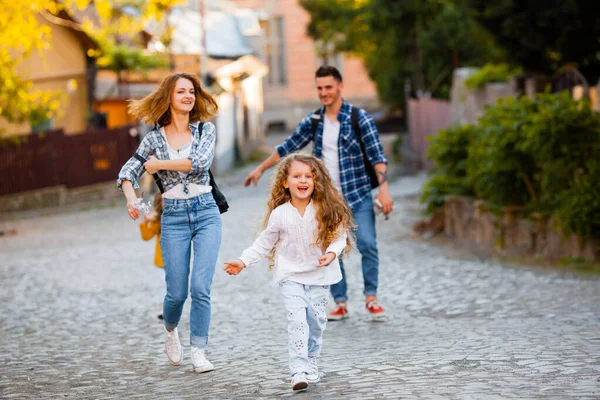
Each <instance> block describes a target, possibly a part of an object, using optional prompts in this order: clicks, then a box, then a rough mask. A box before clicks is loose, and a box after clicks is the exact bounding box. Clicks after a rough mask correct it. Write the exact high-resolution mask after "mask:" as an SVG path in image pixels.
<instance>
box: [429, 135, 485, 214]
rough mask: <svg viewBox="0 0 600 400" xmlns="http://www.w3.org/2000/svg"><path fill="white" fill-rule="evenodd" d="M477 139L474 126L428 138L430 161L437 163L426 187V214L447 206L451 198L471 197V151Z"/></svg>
mask: <svg viewBox="0 0 600 400" xmlns="http://www.w3.org/2000/svg"><path fill="white" fill-rule="evenodd" d="M474 136H475V127H474V126H473V125H459V126H455V127H451V128H447V129H443V130H441V131H440V132H439V133H438V135H437V136H435V137H431V136H430V137H429V140H430V144H429V148H428V149H427V158H428V159H429V160H431V161H433V162H434V163H435V166H434V167H433V168H432V169H431V171H430V174H431V175H432V178H431V179H430V181H429V182H428V183H427V184H426V185H425V188H424V190H423V194H422V196H421V201H422V202H423V203H426V204H427V206H426V212H427V213H429V214H430V213H432V212H433V211H434V210H435V209H436V208H438V207H440V206H442V205H443V204H444V197H445V196H446V195H448V194H460V195H471V194H472V193H473V191H472V189H471V185H470V183H469V178H468V176H467V171H466V162H467V157H468V148H469V146H470V144H471V141H472V140H473V137H474Z"/></svg>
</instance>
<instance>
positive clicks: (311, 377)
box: [306, 357, 320, 383]
mask: <svg viewBox="0 0 600 400" xmlns="http://www.w3.org/2000/svg"><path fill="white" fill-rule="evenodd" d="M319 379H320V377H319V367H318V366H317V357H308V374H306V380H307V381H308V383H317V382H319Z"/></svg>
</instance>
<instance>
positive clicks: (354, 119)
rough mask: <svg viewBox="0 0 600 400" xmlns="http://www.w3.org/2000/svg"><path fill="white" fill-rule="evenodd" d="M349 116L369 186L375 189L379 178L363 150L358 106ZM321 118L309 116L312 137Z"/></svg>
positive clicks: (318, 113) (317, 111)
mask: <svg viewBox="0 0 600 400" xmlns="http://www.w3.org/2000/svg"><path fill="white" fill-rule="evenodd" d="M320 111H321V109H318V110H315V111H314V113H313V116H314V115H319V116H320V115H321V114H320ZM351 118H352V130H354V133H355V134H356V137H357V138H358V144H360V150H361V153H362V157H363V163H364V164H365V169H366V170H367V175H369V181H370V182H371V188H373V189H375V188H377V187H379V179H377V172H376V171H375V168H373V164H371V161H369V157H367V151H366V150H365V145H364V143H363V140H362V131H361V129H360V124H359V123H358V108H356V107H352V113H351ZM321 119H322V118H319V119H317V118H311V121H310V123H311V124H310V129H311V131H312V134H313V138H314V136H315V134H316V133H317V128H318V126H319V121H320V120H321Z"/></svg>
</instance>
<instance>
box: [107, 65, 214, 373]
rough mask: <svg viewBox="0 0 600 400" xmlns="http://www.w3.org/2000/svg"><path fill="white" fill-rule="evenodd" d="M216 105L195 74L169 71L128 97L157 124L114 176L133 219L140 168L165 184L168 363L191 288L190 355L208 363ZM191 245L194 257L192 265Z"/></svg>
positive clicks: (177, 349) (198, 364) (175, 355)
mask: <svg viewBox="0 0 600 400" xmlns="http://www.w3.org/2000/svg"><path fill="white" fill-rule="evenodd" d="M217 108H218V107H217V103H216V102H215V100H214V99H213V98H212V97H211V95H210V94H209V93H208V92H206V91H205V90H204V89H203V88H202V87H201V85H200V81H199V80H198V78H197V77H195V76H193V75H190V74H185V73H176V74H171V75H169V76H168V77H166V78H165V79H164V80H163V81H162V82H161V84H160V85H159V87H158V88H157V89H156V90H155V91H154V92H153V93H152V94H150V95H148V96H146V97H145V98H143V99H141V100H139V101H132V102H131V103H130V105H129V111H130V112H131V114H133V115H135V116H136V117H137V118H139V119H141V120H142V121H143V122H145V123H147V124H150V125H154V129H153V130H152V131H150V132H149V133H148V134H147V135H146V136H145V137H144V139H143V140H142V143H141V144H140V146H139V148H138V149H137V152H136V154H135V155H134V156H133V157H131V159H129V161H127V163H125V165H124V166H123V168H122V169H121V172H119V178H118V180H117V186H118V187H119V189H121V190H122V191H123V193H124V194H125V197H126V198H127V212H128V213H129V216H130V217H131V218H132V219H137V218H138V217H139V211H138V210H137V209H136V208H135V206H134V203H135V201H136V198H137V195H136V193H135V190H134V188H137V187H138V183H137V180H138V178H139V177H140V175H141V174H142V173H143V172H144V169H145V170H146V171H147V172H148V173H150V174H155V173H157V174H158V177H159V178H160V180H159V181H158V182H159V183H160V184H162V190H164V193H163V199H164V208H163V210H162V215H161V224H160V225H161V238H160V245H161V248H162V256H163V261H164V268H165V281H166V286H167V294H166V296H165V300H164V302H163V321H164V325H165V336H166V339H165V349H166V353H167V358H168V360H169V362H170V363H171V364H173V365H179V364H181V361H182V359H183V350H182V347H181V343H180V341H179V334H178V332H177V325H178V324H179V320H180V318H181V313H182V311H183V305H184V303H185V300H186V299H187V296H188V290H189V291H191V297H192V307H191V312H190V331H191V332H190V333H191V335H190V344H191V359H192V365H193V368H194V371H196V372H206V371H211V370H212V369H213V365H212V363H211V362H210V361H208V360H207V359H206V355H205V349H206V347H207V345H208V328H209V325H210V314H211V303H210V288H211V286H212V280H213V276H214V273H215V264H216V262H217V256H218V254H219V247H220V246H221V214H220V213H219V209H218V208H217V204H216V203H215V200H214V198H213V195H212V193H211V186H210V176H209V168H210V165H211V164H212V161H213V158H214V155H215V138H216V136H215V126H214V125H213V124H212V123H210V122H205V123H203V122H202V121H206V120H207V119H208V118H210V117H211V116H213V115H215V113H216V111H217ZM200 126H201V127H202V128H199V127H200ZM162 190H161V191H162ZM192 251H193V252H194V253H193V254H194V256H193V260H194V263H193V268H191V273H190V256H191V253H192ZM188 288H189V289H188Z"/></svg>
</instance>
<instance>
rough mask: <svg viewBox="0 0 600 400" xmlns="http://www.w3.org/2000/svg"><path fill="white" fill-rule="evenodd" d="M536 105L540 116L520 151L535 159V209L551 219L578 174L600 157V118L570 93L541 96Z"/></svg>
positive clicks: (533, 118) (530, 126)
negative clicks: (564, 192)
mask: <svg viewBox="0 0 600 400" xmlns="http://www.w3.org/2000/svg"><path fill="white" fill-rule="evenodd" d="M535 103H536V112H535V113H534V114H532V115H531V117H530V122H531V123H530V124H528V125H527V126H525V127H524V129H523V140H522V142H521V143H520V144H519V146H518V147H519V149H520V150H522V151H523V152H526V153H529V154H531V155H532V157H534V158H535V162H536V166H537V167H538V171H537V172H536V174H535V176H534V186H535V187H536V191H538V196H537V202H536V204H535V208H536V209H537V211H539V212H541V213H543V214H546V215H549V214H550V213H552V211H553V210H554V209H555V208H556V207H560V204H559V198H560V197H562V196H560V193H561V192H562V191H564V190H567V189H568V187H569V185H570V184H572V183H574V178H575V176H576V174H579V173H581V172H582V171H584V170H586V165H587V163H588V161H589V160H592V159H598V158H599V157H600V114H598V113H596V112H594V111H592V110H591V108H590V107H589V104H587V103H586V102H582V101H574V100H572V99H571V98H570V96H569V93H568V92H566V91H565V92H561V93H557V94H540V95H538V96H537V97H536V100H535Z"/></svg>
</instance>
